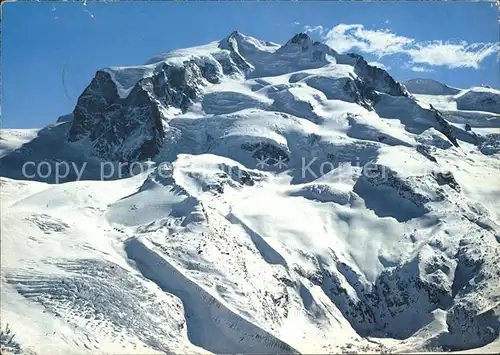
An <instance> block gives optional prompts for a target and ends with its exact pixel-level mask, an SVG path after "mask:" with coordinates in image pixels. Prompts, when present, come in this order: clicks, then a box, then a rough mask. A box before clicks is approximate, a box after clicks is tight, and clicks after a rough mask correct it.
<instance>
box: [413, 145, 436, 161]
mask: <svg viewBox="0 0 500 355" xmlns="http://www.w3.org/2000/svg"><path fill="white" fill-rule="evenodd" d="M417 152H419V153H420V154H422V155H423V156H424V157H426V158H427V159H429V160H430V161H432V162H434V163H437V160H436V158H435V157H434V156H433V155H432V152H431V147H429V146H427V145H423V144H419V145H417Z"/></svg>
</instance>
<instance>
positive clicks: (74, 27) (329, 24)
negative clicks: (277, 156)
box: [2, 1, 499, 128]
mask: <svg viewBox="0 0 500 355" xmlns="http://www.w3.org/2000/svg"><path fill="white" fill-rule="evenodd" d="M498 15H499V13H498V10H497V9H496V8H495V7H494V6H492V4H491V3H484V2H483V3H478V2H474V3H465V2H458V3H457V2H420V1H417V2H362V3H359V2H358V3H354V2H312V1H302V2H284V1H281V2H173V3H166V2H146V1H144V2H121V3H109V2H107V3H106V2H105V3H99V2H88V3H87V4H86V5H85V6H84V4H83V3H78V2H70V3H62V2H17V3H7V4H4V5H3V6H2V91H3V98H2V121H3V122H2V127H5V128H13V127H16V128H32V127H42V126H44V125H47V124H50V123H53V122H55V120H56V119H57V117H58V116H60V115H63V114H66V113H69V112H71V111H72V110H73V108H74V105H75V103H76V100H77V98H78V96H79V95H80V93H81V92H82V91H83V90H84V89H85V87H86V86H87V85H88V84H89V83H90V81H91V80H92V77H93V76H94V74H95V72H96V71H97V70H98V69H100V68H103V67H107V66H117V65H136V64H141V63H144V62H145V61H147V60H148V59H149V58H150V57H152V56H153V55H154V54H156V53H160V52H166V51H169V50H172V49H177V48H185V47H190V46H194V45H200V44H205V43H208V42H211V41H214V40H219V39H222V38H223V37H225V36H227V35H228V34H229V33H230V32H232V31H233V30H238V31H240V32H243V33H245V34H247V35H250V36H253V37H257V38H259V39H264V40H269V41H273V42H278V43H284V42H286V41H287V40H288V39H290V38H291V37H292V36H293V34H295V33H298V32H301V31H308V32H309V33H310V34H311V36H312V37H314V38H315V39H321V40H323V41H326V42H327V43H329V44H330V45H332V46H333V47H334V48H335V46H337V47H341V48H342V49H343V50H345V51H354V52H358V53H361V54H363V55H364V56H365V57H366V58H367V59H368V61H373V62H378V63H380V64H379V65H383V66H385V67H386V68H387V69H388V71H389V73H391V75H393V76H394V77H395V78H396V80H406V79H408V78H414V77H429V78H433V79H436V80H440V81H443V82H446V83H448V84H450V85H452V86H457V87H470V86H473V85H480V84H485V85H490V86H493V87H497V88H498V87H499V77H498V75H499V74H498V70H499V62H498V59H497V58H498V56H497V54H496V53H495V51H497V50H498V48H497V47H495V43H498V41H499V27H498V22H497V16H498ZM481 43H482V44H481ZM381 55H383V56H381ZM63 73H64V74H63Z"/></svg>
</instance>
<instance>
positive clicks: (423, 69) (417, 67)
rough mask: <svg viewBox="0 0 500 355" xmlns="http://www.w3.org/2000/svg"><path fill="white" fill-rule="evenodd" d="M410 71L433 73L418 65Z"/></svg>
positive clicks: (429, 69)
mask: <svg viewBox="0 0 500 355" xmlns="http://www.w3.org/2000/svg"><path fill="white" fill-rule="evenodd" d="M411 71H414V72H417V73H430V72H433V71H434V70H432V69H431V68H426V67H421V66H419V65H415V66H413V67H411Z"/></svg>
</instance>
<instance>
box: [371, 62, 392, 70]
mask: <svg viewBox="0 0 500 355" xmlns="http://www.w3.org/2000/svg"><path fill="white" fill-rule="evenodd" d="M368 64H370V65H372V66H374V67H379V68H380V69H384V70H389V69H391V67H390V66H388V65H385V64H384V63H380V62H370V63H368Z"/></svg>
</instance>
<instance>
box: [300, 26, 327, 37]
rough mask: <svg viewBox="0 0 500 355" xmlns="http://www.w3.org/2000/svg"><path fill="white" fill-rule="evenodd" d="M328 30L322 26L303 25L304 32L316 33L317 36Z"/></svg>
mask: <svg viewBox="0 0 500 355" xmlns="http://www.w3.org/2000/svg"><path fill="white" fill-rule="evenodd" d="M327 31H328V30H327V29H326V28H324V27H323V26H321V25H319V26H304V32H305V33H312V34H317V35H319V36H323V35H324V34H325V33H326V32H327Z"/></svg>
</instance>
